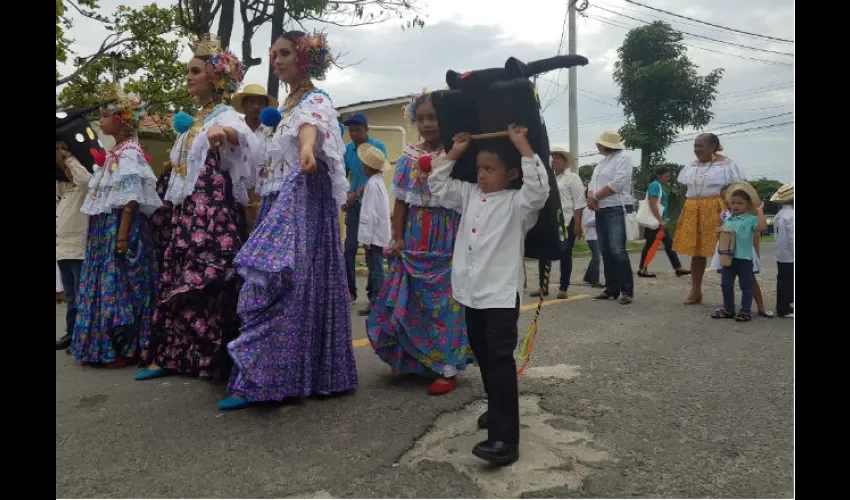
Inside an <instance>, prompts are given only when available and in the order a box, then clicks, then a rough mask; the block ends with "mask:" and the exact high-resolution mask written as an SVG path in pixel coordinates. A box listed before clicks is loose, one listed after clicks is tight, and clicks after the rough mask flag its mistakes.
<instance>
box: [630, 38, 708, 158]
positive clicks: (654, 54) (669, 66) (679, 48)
mask: <svg viewBox="0 0 850 500" xmlns="http://www.w3.org/2000/svg"><path fill="white" fill-rule="evenodd" d="M617 53H618V54H619V60H618V61H617V63H616V64H615V65H614V81H615V82H617V84H618V85H619V86H620V96H619V98H618V101H619V103H620V104H621V105H622V106H623V112H624V113H625V115H626V120H627V122H626V125H624V126H623V127H622V128H621V129H620V134H621V136H622V137H623V140H624V142H625V144H626V147H628V148H634V149H640V150H641V163H640V166H641V168H648V167H649V166H650V165H652V164H653V163H654V162H659V161H661V160H662V159H663V156H664V152H665V151H666V150H667V148H668V147H670V145H671V144H672V143H673V140H674V139H675V138H676V135H677V134H678V132H679V131H681V130H682V129H684V128H685V127H693V128H696V129H700V128H702V127H704V126H706V125H708V123H709V121H711V119H712V118H713V117H714V114H713V113H712V112H711V105H712V103H713V102H714V99H715V98H716V96H717V85H718V84H719V83H720V79H721V77H722V75H723V69H715V70H712V71H711V72H709V73H708V74H707V75H705V76H700V75H699V74H697V66H696V65H695V64H694V63H693V62H691V60H690V59H689V58H688V56H687V49H686V47H685V45H684V43H682V34H681V33H680V32H678V31H676V30H674V29H673V28H672V27H671V26H670V25H669V24H667V23H665V22H663V21H655V22H653V23H651V24H648V25H646V26H641V27H639V28H635V29H633V30H631V31H629V33H628V34H627V35H626V39H625V40H624V41H623V45H622V46H621V47H620V48H619V49H618V50H617Z"/></svg>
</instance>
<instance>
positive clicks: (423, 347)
mask: <svg viewBox="0 0 850 500" xmlns="http://www.w3.org/2000/svg"><path fill="white" fill-rule="evenodd" d="M459 224H460V214H458V213H457V212H455V211H453V210H448V209H445V208H440V207H437V208H422V207H418V206H411V207H410V210H409V211H408V213H407V220H406V222H405V228H404V244H405V250H404V251H402V257H401V258H400V259H398V258H395V257H392V256H391V254H389V252H387V254H388V256H389V257H388V261H389V275H388V279H387V280H386V281H384V287H383V289H382V290H381V294H380V295H379V296H378V300H376V301H375V302H374V303H373V305H372V311H371V312H370V314H369V317H368V318H367V319H366V330H367V332H368V334H369V342H370V343H371V344H372V348H373V349H374V350H375V353H376V354H377V355H378V357H379V358H381V359H382V360H384V362H386V363H387V364H389V365H390V368H391V369H392V371H393V373H396V374H398V373H416V374H420V373H424V372H427V371H431V372H435V373H437V374H440V375H443V376H447V377H451V376H453V375H455V373H457V371H458V370H465V369H466V365H467V364H469V363H472V362H474V357H473V355H472V348H471V347H470V346H469V339H468V338H467V334H466V322H465V321H464V312H463V307H462V306H461V305H460V304H459V303H458V302H457V301H455V300H454V297H452V286H451V262H452V253H453V252H454V241H455V235H456V234H457V230H458V226H459ZM423 226H424V227H423ZM428 227H430V229H427V228H428Z"/></svg>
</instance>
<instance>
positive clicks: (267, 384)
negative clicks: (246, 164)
mask: <svg viewBox="0 0 850 500" xmlns="http://www.w3.org/2000/svg"><path fill="white" fill-rule="evenodd" d="M330 64H331V59H330V52H329V49H328V46H327V42H326V41H325V37H324V35H322V34H319V35H307V34H304V33H302V32H288V33H284V34H283V35H282V36H281V38H279V39H278V40H277V41H276V42H275V43H274V45H273V46H272V48H271V65H272V67H273V68H274V71H275V73H276V74H277V76H278V78H280V80H281V81H283V82H285V83H286V84H287V85H288V86H289V91H290V92H289V96H288V97H287V99H286V101H285V102H284V103H283V107H282V109H281V114H282V116H283V117H282V119H281V121H280V123H279V125H278V128H277V131H276V132H275V135H274V140H272V141H269V142H268V143H267V144H266V152H267V154H268V155H269V156H271V157H273V158H282V159H283V162H284V164H285V165H287V169H286V170H287V173H286V175H285V176H284V178H283V181H282V184H281V186H280V193H279V195H278V196H277V199H276V200H274V203H273V205H272V206H271V207H270V208H269V209H268V213H266V215H265V217H264V218H263V219H262V221H261V222H260V223H259V225H258V226H257V227H255V228H254V232H253V233H252V234H251V237H250V238H249V239H248V241H247V242H246V243H245V246H244V247H243V248H242V250H241V251H240V252H239V255H238V256H237V257H236V260H235V261H234V262H235V264H236V267H237V270H238V271H239V273H240V274H241V275H242V276H243V277H244V278H245V284H244V286H243V287H242V292H241V294H240V296H239V308H238V311H239V316H240V317H241V319H242V327H241V328H240V330H239V337H238V338H237V339H236V340H234V341H232V342H230V344H228V346H227V350H228V352H229V353H230V356H231V357H232V358H233V362H234V368H233V374H232V375H231V377H230V385H229V387H228V391H229V392H230V395H229V396H228V397H227V398H225V399H224V400H222V401H220V402H219V404H218V408H219V409H221V410H238V409H242V408H245V407H247V406H248V405H249V404H251V403H255V402H261V401H282V400H284V399H286V398H291V397H294V398H304V397H307V396H310V395H314V394H320V395H328V394H332V393H341V392H346V391H351V390H353V389H354V388H355V387H357V369H356V367H355V364H354V349H353V346H352V344H351V311H350V306H349V296H348V284H347V281H346V279H345V264H344V261H343V256H342V243H341V240H340V234H339V211H340V207H341V206H342V205H343V204H344V203H345V201H346V192H347V191H348V181H347V180H346V178H345V167H344V163H343V159H342V156H343V152H344V148H343V143H342V135H341V134H340V129H339V125H338V120H337V116H338V114H337V112H336V110H335V109H334V108H333V104H332V103H331V100H330V98H329V97H328V95H327V94H325V93H324V92H322V91H321V90H316V89H315V88H314V87H313V84H312V82H311V79H317V80H321V79H322V78H324V76H325V73H326V71H327V69H328V68H329V67H330Z"/></svg>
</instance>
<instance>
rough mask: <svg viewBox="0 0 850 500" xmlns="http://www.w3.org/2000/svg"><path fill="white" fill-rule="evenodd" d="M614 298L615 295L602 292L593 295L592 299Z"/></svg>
mask: <svg viewBox="0 0 850 500" xmlns="http://www.w3.org/2000/svg"><path fill="white" fill-rule="evenodd" d="M616 298H617V297H614V296H613V295H608V294H607V293H606V292H602V293H600V294H599V295H597V296H596V297H593V299H592V300H614V299H616Z"/></svg>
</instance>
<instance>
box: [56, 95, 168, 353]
mask: <svg viewBox="0 0 850 500" xmlns="http://www.w3.org/2000/svg"><path fill="white" fill-rule="evenodd" d="M102 99H103V102H108V103H109V104H106V105H104V106H103V107H102V108H101V113H100V116H101V117H100V128H101V131H103V133H105V134H108V135H111V136H113V137H115V147H114V148H113V149H112V150H111V151H108V152H106V154H105V156H101V157H97V155H96V158H95V161H96V163H98V164H99V165H100V168H98V169H97V170H96V171H95V172H94V174H93V175H92V178H91V181H90V182H89V191H88V196H87V197H86V200H85V202H84V203H83V206H82V208H81V209H80V210H81V212H83V213H84V214H87V215H88V216H89V229H88V231H89V232H88V242H87V245H86V258H85V260H84V261H83V269H82V273H81V276H80V290H79V295H78V300H79V304H78V312H77V319H76V322H75V325H74V334H73V340H72V343H71V351H72V352H73V354H74V356H75V357H76V359H77V361H79V362H81V363H83V364H97V365H107V366H116V367H120V366H126V365H127V364H128V363H129V362H130V361H131V360H133V359H135V358H137V357H138V355H139V351H140V350H141V346H143V345H144V343H145V341H146V340H147V338H148V335H149V334H150V331H151V317H152V316H153V311H154V307H155V304H156V280H157V262H156V251H155V250H154V245H153V240H152V236H151V226H150V222H149V219H148V218H149V217H150V216H151V214H153V212H154V211H155V210H156V209H158V208H159V207H160V206H161V205H162V200H160V198H159V196H158V195H157V193H156V176H155V175H154V173H153V170H151V167H150V164H149V161H150V159H149V157H148V155H147V154H145V152H144V151H143V150H142V146H141V145H140V144H139V142H138V140H137V139H136V137H135V135H136V131H137V130H138V125H139V120H140V119H141V118H142V116H143V115H144V108H145V104H144V103H143V102H142V101H141V100H140V99H139V98H138V97H137V96H134V95H124V94H123V93H122V92H121V90H120V88H118V87H117V86H114V85H109V86H107V88H106V91H105V92H104V95H103V96H102Z"/></svg>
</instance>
